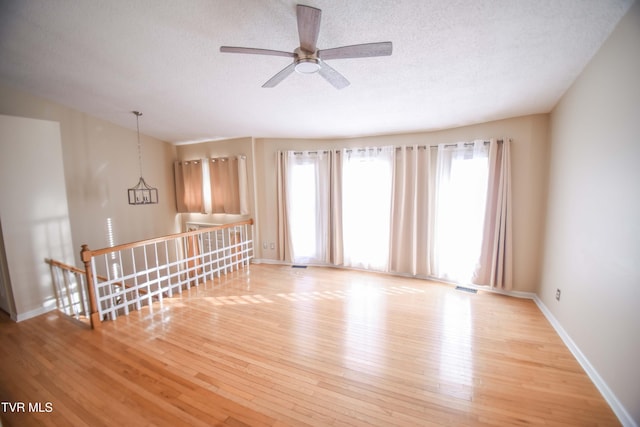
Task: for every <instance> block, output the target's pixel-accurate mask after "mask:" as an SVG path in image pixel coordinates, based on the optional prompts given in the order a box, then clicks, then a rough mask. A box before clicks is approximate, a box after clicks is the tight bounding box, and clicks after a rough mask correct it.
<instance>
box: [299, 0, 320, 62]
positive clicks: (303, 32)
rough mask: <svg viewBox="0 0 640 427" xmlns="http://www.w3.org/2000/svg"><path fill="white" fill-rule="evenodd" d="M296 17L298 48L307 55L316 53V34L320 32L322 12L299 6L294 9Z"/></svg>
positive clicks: (313, 8)
mask: <svg viewBox="0 0 640 427" xmlns="http://www.w3.org/2000/svg"><path fill="white" fill-rule="evenodd" d="M296 15H297V17H298V36H300V48H302V50H305V51H307V52H309V53H314V52H315V51H316V43H317V42H318V33H319V32H320V17H321V15H322V11H321V10H320V9H316V8H315V7H310V6H304V5H301V4H299V5H298V6H297V8H296Z"/></svg>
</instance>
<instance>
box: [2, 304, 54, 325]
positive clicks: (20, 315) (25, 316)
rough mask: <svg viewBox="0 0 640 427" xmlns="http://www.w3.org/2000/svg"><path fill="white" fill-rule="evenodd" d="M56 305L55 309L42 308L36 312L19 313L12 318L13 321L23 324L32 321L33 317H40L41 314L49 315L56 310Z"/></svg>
mask: <svg viewBox="0 0 640 427" xmlns="http://www.w3.org/2000/svg"><path fill="white" fill-rule="evenodd" d="M55 309H56V307H55V305H54V306H53V307H40V308H36V309H35V310H29V311H27V312H25V313H17V314H16V315H15V316H11V318H12V319H13V320H15V321H16V322H22V321H24V320H28V319H31V318H32V317H36V316H40V315H41V314H45V313H48V312H50V311H53V310H55Z"/></svg>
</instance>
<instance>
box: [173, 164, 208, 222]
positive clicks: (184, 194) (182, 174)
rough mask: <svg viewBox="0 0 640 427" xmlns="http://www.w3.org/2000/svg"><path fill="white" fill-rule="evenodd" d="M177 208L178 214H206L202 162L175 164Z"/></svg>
mask: <svg viewBox="0 0 640 427" xmlns="http://www.w3.org/2000/svg"><path fill="white" fill-rule="evenodd" d="M173 170H174V175H175V176H174V178H175V189H176V208H177V210H178V212H181V213H184V212H197V213H203V212H204V198H203V180H202V175H203V174H202V161H201V160H190V161H177V162H175V163H174V164H173Z"/></svg>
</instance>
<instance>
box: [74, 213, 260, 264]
mask: <svg viewBox="0 0 640 427" xmlns="http://www.w3.org/2000/svg"><path fill="white" fill-rule="evenodd" d="M239 225H253V219H247V220H245V221H239V222H233V223H231V224H223V225H216V226H213V227H207V228H206V229H205V230H206V231H216V230H224V229H225V228H232V227H237V226H239ZM202 231H203V230H202V229H200V230H193V231H185V232H183V233H175V234H168V235H166V236H162V237H155V238H153V239H147V240H138V241H137V242H131V243H123V244H122V245H117V246H110V247H107V248H102V249H93V250H90V249H89V248H88V247H87V250H89V252H90V253H91V256H98V255H104V254H108V253H110V252H117V251H122V250H125V249H131V248H138V247H140V246H145V245H149V244H153V243H160V242H164V241H167V240H172V239H177V238H179V237H188V236H195V235H197V234H201V233H202ZM85 246H86V245H83V246H82V247H83V249H84V247H85Z"/></svg>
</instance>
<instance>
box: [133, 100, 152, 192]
mask: <svg viewBox="0 0 640 427" xmlns="http://www.w3.org/2000/svg"><path fill="white" fill-rule="evenodd" d="M132 113H133V114H135V115H136V129H137V132H138V165H139V166H140V180H139V181H138V184H136V186H135V187H132V188H130V189H129V191H128V193H129V204H130V205H153V204H156V203H158V189H156V188H153V187H150V186H149V185H147V183H146V182H145V181H144V178H143V177H142V151H141V150H140V123H139V121H138V120H139V119H140V116H141V115H142V113H141V112H139V111H132Z"/></svg>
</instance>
